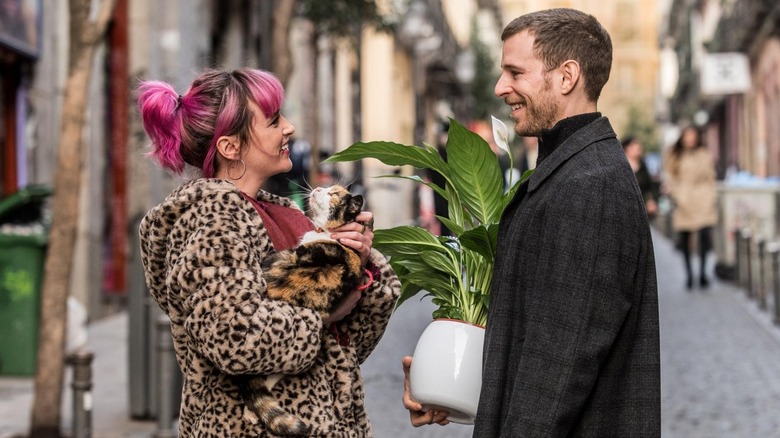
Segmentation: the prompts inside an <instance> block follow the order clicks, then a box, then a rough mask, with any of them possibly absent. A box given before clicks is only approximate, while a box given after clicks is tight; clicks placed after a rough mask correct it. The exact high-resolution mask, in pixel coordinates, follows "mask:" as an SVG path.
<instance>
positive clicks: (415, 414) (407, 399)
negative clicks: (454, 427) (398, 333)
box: [402, 356, 450, 427]
mask: <svg viewBox="0 0 780 438" xmlns="http://www.w3.org/2000/svg"><path fill="white" fill-rule="evenodd" d="M402 363H403V366H404V398H403V401H404V407H405V408H406V409H408V410H409V418H410V419H411V421H412V426H414V427H420V426H422V425H425V424H433V423H436V424H438V425H440V426H444V425H446V424H449V422H450V420H448V419H447V415H449V412H446V411H434V410H430V411H424V410H423V407H422V405H421V404H420V403H418V402H417V401H415V400H414V399H413V398H412V391H411V389H410V386H409V368H411V366H412V357H411V356H405V357H404V358H403V360H402Z"/></svg>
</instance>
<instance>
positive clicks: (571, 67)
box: [558, 59, 581, 94]
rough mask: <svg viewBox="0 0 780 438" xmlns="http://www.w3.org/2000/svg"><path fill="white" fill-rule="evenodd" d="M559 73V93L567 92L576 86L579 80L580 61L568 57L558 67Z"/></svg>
mask: <svg viewBox="0 0 780 438" xmlns="http://www.w3.org/2000/svg"><path fill="white" fill-rule="evenodd" d="M558 69H559V71H560V73H561V78H560V81H561V84H560V85H561V93H562V94H569V93H571V92H572V90H574V89H575V88H576V87H577V82H579V81H580V79H581V77H580V72H581V70H580V63H579V62H577V61H575V60H573V59H569V60H567V61H564V62H563V64H561V66H560V67H559V68H558Z"/></svg>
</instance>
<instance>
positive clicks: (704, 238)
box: [678, 227, 712, 284]
mask: <svg viewBox="0 0 780 438" xmlns="http://www.w3.org/2000/svg"><path fill="white" fill-rule="evenodd" d="M694 233H696V234H697V237H698V238H699V239H698V245H697V246H698V250H699V261H700V262H701V263H700V269H699V278H700V279H701V281H702V282H706V281H707V273H706V272H707V271H706V267H707V253H709V252H710V250H711V249H712V227H705V228H701V229H699V230H697V231H680V234H679V239H680V240H679V242H678V247H679V248H680V251H682V253H683V257H684V258H685V272H686V274H688V284H690V283H691V280H692V279H693V272H692V271H691V236H692V235H693V234H694Z"/></svg>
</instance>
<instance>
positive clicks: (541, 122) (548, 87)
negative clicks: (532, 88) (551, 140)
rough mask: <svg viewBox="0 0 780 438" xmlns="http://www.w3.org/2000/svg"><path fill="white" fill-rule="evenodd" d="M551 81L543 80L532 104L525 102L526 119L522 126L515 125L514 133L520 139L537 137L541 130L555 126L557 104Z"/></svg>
mask: <svg viewBox="0 0 780 438" xmlns="http://www.w3.org/2000/svg"><path fill="white" fill-rule="evenodd" d="M550 91H552V81H551V80H550V78H549V77H548V76H545V78H544V86H543V87H542V90H541V91H540V92H539V93H538V94H537V95H536V96H535V99H534V102H530V101H529V102H526V112H527V113H528V117H526V120H525V123H524V124H522V125H521V124H517V123H516V124H515V133H517V135H519V136H522V137H539V136H541V135H542V130H543V129H550V128H552V127H553V126H555V122H556V120H557V118H558V103H557V102H556V101H555V100H554V99H553V97H552V95H551V94H552V93H550Z"/></svg>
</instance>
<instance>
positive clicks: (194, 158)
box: [138, 68, 284, 178]
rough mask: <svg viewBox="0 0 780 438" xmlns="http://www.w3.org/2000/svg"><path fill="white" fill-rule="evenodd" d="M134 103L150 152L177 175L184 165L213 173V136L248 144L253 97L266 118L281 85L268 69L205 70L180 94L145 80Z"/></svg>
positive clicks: (275, 109)
mask: <svg viewBox="0 0 780 438" xmlns="http://www.w3.org/2000/svg"><path fill="white" fill-rule="evenodd" d="M139 91H140V95H139V98H138V106H139V108H140V111H141V116H142V119H143V122H144V129H145V130H146V132H147V133H148V134H149V137H150V138H151V140H152V144H153V145H154V150H153V151H152V153H151V155H152V156H153V157H154V158H156V159H157V161H158V162H159V163H160V164H161V165H162V166H163V167H164V168H167V169H170V170H172V171H174V172H175V173H177V174H181V172H182V170H183V169H184V163H187V164H190V165H192V166H195V167H198V168H201V169H202V171H203V176H205V177H207V178H210V177H213V176H214V174H215V172H216V168H215V157H216V153H217V148H216V143H217V140H218V139H219V138H220V137H221V136H224V135H228V136H229V135H235V136H238V138H239V140H240V141H241V142H242V144H247V143H248V141H249V140H250V137H251V132H252V113H251V112H250V111H249V109H248V107H247V105H248V100H249V99H251V100H252V101H253V102H254V103H255V104H257V106H258V107H259V108H260V110H261V111H262V112H263V114H264V115H265V116H266V117H267V118H270V117H271V116H273V115H274V114H275V113H276V112H278V111H279V110H280V108H281V106H282V102H283V101H284V89H283V88H282V84H281V83H280V82H279V80H278V79H277V78H276V77H275V76H274V75H273V74H271V73H269V72H266V71H263V70H256V69H250V68H241V69H238V70H233V71H231V72H225V71H217V70H209V71H206V72H204V73H202V74H200V75H199V76H198V77H197V78H195V80H193V81H192V85H191V86H190V89H189V90H188V91H187V93H185V95H184V96H182V97H181V98H180V97H179V96H178V95H177V94H176V92H175V91H174V89H173V87H171V86H170V85H168V84H166V83H163V82H157V81H148V82H143V83H141V85H140V86H139Z"/></svg>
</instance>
